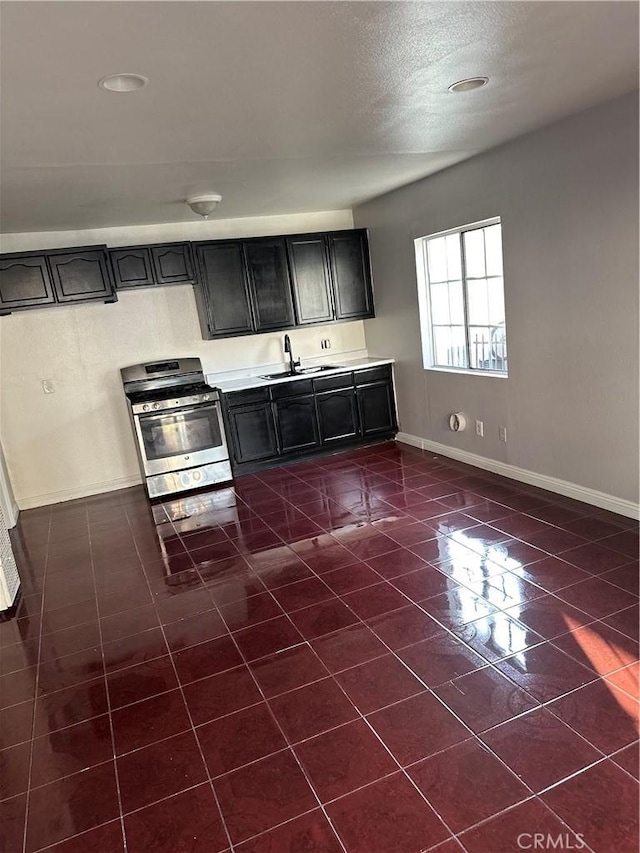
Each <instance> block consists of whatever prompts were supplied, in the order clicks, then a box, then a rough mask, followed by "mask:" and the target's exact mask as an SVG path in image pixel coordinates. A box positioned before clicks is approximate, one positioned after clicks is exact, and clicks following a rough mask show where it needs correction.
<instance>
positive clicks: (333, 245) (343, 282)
mask: <svg viewBox="0 0 640 853" xmlns="http://www.w3.org/2000/svg"><path fill="white" fill-rule="evenodd" d="M328 241H329V258H330V262H331V277H332V282H333V296H334V302H335V317H336V320H359V319H363V318H366V317H373V316H374V308H373V289H372V286H371V264H370V261H369V244H368V241H367V232H366V230H364V229H359V230H356V231H333V232H331V233H330V234H329V235H328Z"/></svg>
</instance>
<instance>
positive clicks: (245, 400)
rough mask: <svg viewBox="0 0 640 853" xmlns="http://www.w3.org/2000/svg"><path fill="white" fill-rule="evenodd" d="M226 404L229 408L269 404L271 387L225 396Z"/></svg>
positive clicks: (236, 392) (235, 392) (248, 389)
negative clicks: (251, 404)
mask: <svg viewBox="0 0 640 853" xmlns="http://www.w3.org/2000/svg"><path fill="white" fill-rule="evenodd" d="M224 399H225V402H226V404H227V406H228V407H229V408H231V407H232V406H246V405H248V404H249V403H267V402H269V387H268V386H267V385H265V386H263V387H262V388H247V390H246V391H232V392H231V393H230V394H225V395H224Z"/></svg>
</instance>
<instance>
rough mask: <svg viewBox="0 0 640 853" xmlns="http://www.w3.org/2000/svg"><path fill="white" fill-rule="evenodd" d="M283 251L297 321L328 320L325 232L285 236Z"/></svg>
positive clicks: (330, 308) (330, 307)
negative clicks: (287, 255)
mask: <svg viewBox="0 0 640 853" xmlns="http://www.w3.org/2000/svg"><path fill="white" fill-rule="evenodd" d="M287 251H288V254H289V263H290V265H291V278H292V283H293V294H294V298H295V303H296V315H297V321H298V324H299V325H302V326H304V325H306V324H308V323H330V322H331V321H332V320H333V319H334V316H333V300H332V294H331V272H330V270H329V255H328V250H327V240H326V237H325V235H324V234H300V235H296V236H295V237H289V238H287Z"/></svg>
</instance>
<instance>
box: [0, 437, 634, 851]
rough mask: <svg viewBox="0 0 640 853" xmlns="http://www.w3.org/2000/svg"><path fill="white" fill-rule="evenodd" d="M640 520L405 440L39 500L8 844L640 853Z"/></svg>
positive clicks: (12, 659)
mask: <svg viewBox="0 0 640 853" xmlns="http://www.w3.org/2000/svg"><path fill="white" fill-rule="evenodd" d="M636 531H637V523H635V522H633V521H631V520H629V519H625V518H622V517H619V516H614V515H612V514H610V513H607V512H605V511H602V510H599V509H597V508H594V507H591V506H587V505H585V504H579V503H576V502H575V501H571V500H568V499H564V498H562V497H560V496H558V495H554V494H550V493H548V492H542V491H540V490H538V489H534V488H529V487H526V486H523V485H521V484H518V483H515V482H512V481H508V480H504V479H502V478H500V477H497V476H494V475H490V474H487V473H484V472H482V471H479V470H478V469H471V468H468V467H466V466H463V465H460V464H457V463H454V462H451V461H449V460H446V459H443V458H437V457H434V456H433V455H431V454H428V453H421V452H419V451H416V450H413V449H412V448H407V447H402V446H400V445H395V444H393V443H384V444H379V445H377V446H374V447H370V448H366V449H363V450H358V451H355V452H354V451H352V452H348V453H343V454H338V455H335V456H331V457H328V458H324V459H317V460H315V461H310V462H304V463H299V464H295V465H291V466H289V467H287V468H277V469H273V470H270V471H267V472H265V473H262V474H258V475H255V476H245V477H242V478H240V479H239V480H238V481H237V482H236V483H235V485H234V487H233V488H224V489H220V490H218V491H213V492H209V493H206V492H205V493H201V494H199V495H196V496H191V497H187V498H184V499H181V500H173V501H166V502H165V503H163V504H157V505H155V506H153V507H151V506H150V504H149V503H148V502H147V500H146V499H145V497H144V494H143V491H142V489H141V488H133V489H127V490H124V491H120V492H113V493H110V494H107V495H102V496H97V497H94V498H87V499H84V500H78V501H72V502H70V503H66V504H59V505H56V506H52V507H44V508H41V509H37V510H31V511H28V512H22V513H21V514H20V522H19V526H18V528H17V530H16V531H15V532H14V536H13V539H14V543H15V547H16V551H17V552H18V558H19V561H20V566H21V576H22V579H23V592H24V597H23V598H22V600H21V603H20V605H19V607H18V610H17V615H16V618H14V619H12V620H11V621H8V622H4V623H1V624H0V643H1V649H0V651H1V656H0V673H1V674H0V746H1V751H0V769H1V774H0V778H1V781H0V800H1V801H0V848H1V849H2V850H3V851H6V853H17V851H29V853H30V852H31V851H38V850H42V849H45V848H46V849H48V850H55V851H60V853H63V851H64V853H75V851H82V853H91V851H96V853H116V851H123V850H125V849H126V850H127V851H129V853H142V851H144V853H159V851H162V852H163V853H183V851H184V853H186V851H189V853H219V851H227V850H233V851H237V853H301V851H304V852H305V853H307V851H314V853H334V851H335V853H338V852H339V851H343V853H344V851H348V853H418V851H440V853H455V851H458V853H460V851H468V853H500V851H518V850H520V849H533V848H532V846H531V845H532V844H533V834H534V833H543V834H544V837H545V838H546V837H547V835H548V836H549V837H550V838H551V839H552V840H553V841H554V847H552V848H550V849H572V848H571V845H574V847H575V846H576V845H578V844H579V843H580V842H579V839H578V838H577V837H576V836H577V835H579V836H581V837H584V843H586V845H587V846H586V847H584V848H583V849H586V850H589V851H594V853H614V851H615V853H634V851H637V849H638V847H637V845H638V835H637V795H638V783H637V777H638V666H639V665H638V565H637V559H638V536H637V532H636ZM518 837H520V846H518ZM559 837H562V839H561V842H558V840H557V839H558V838H559ZM125 843H126V848H125ZM558 844H559V845H560V846H559V847H558ZM527 845H529V847H527Z"/></svg>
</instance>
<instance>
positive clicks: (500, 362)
mask: <svg viewBox="0 0 640 853" xmlns="http://www.w3.org/2000/svg"><path fill="white" fill-rule="evenodd" d="M491 364H492V367H491V370H506V369H507V330H506V327H505V324H504V321H503V322H502V323H498V324H497V325H495V326H492V327H491Z"/></svg>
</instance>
